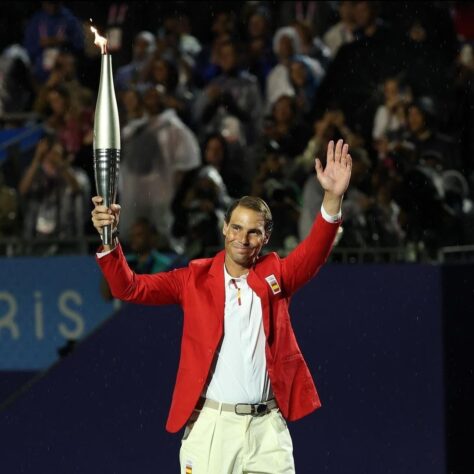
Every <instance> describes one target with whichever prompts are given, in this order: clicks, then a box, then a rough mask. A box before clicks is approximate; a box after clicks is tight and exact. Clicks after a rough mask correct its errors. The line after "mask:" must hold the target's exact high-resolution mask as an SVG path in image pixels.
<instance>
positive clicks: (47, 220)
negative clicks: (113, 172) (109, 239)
mask: <svg viewBox="0 0 474 474" xmlns="http://www.w3.org/2000/svg"><path fill="white" fill-rule="evenodd" d="M19 192H20V196H21V197H22V198H23V199H24V201H25V202H24V204H25V210H24V236H25V237H26V238H32V237H59V238H64V237H74V238H77V237H80V236H82V235H83V234H84V225H85V222H86V219H87V217H88V211H89V206H88V199H89V195H90V182H89V179H88V177H87V175H86V173H85V172H84V171H83V170H81V169H80V168H74V167H73V166H71V164H70V162H69V161H68V159H67V155H66V151H65V149H64V147H63V145H62V144H61V143H60V142H59V141H57V140H55V139H52V138H49V139H43V140H41V141H40V142H39V143H38V146H37V147H36V150H35V155H34V158H33V160H32V162H31V164H30V166H29V167H28V168H27V169H26V171H25V173H24V175H23V177H22V179H21V181H20V184H19Z"/></svg>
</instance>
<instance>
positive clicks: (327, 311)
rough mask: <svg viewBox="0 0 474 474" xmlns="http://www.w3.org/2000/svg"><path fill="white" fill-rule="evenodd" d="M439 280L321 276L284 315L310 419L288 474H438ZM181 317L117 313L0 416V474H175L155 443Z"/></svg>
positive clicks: (170, 453) (173, 448) (427, 270)
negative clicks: (301, 358) (300, 356)
mask: <svg viewBox="0 0 474 474" xmlns="http://www.w3.org/2000/svg"><path fill="white" fill-rule="evenodd" d="M441 299H442V288H441V270H440V269H439V268H437V267H432V266H420V265H413V266H409V265H405V266H402V265H400V266H375V265H374V266H370V265H367V266H337V265H335V266H327V267H325V268H324V269H323V271H322V272H321V274H320V275H319V276H318V277H317V278H316V279H315V280H313V281H312V282H311V283H310V284H308V285H307V286H306V287H305V288H303V289H302V290H301V291H300V292H299V293H298V294H297V295H296V296H295V298H294V300H293V303H292V321H293V324H294V327H295V332H296V334H297V337H298V340H299V343H300V346H301V349H302V351H303V353H304V355H305V357H306V359H307V361H308V364H309V366H310V368H311V370H312V373H313V375H314V377H315V380H316V384H317V387H318V389H319V393H320V396H321V399H322V403H323V407H322V408H321V409H320V410H318V411H317V412H316V413H314V414H312V415H310V416H308V417H306V418H305V419H303V420H300V421H298V422H295V423H291V424H290V431H291V432H292V436H293V440H294V447H295V461H296V471H297V472H298V474H305V473H308V474H309V473H313V472H329V473H331V474H361V473H364V474H381V473H384V474H385V473H403V474H444V473H445V464H446V461H445V443H444V414H443V376H442V327H441V326H442V318H441V311H442V301H441ZM181 325H182V317H181V316H180V311H179V310H178V309H177V308H175V307H142V306H134V305H129V306H125V307H124V308H123V309H122V310H121V311H120V313H119V314H118V315H117V317H114V318H112V319H110V320H109V321H107V322H106V323H105V324H104V325H103V326H102V327H101V328H100V330H99V331H97V332H95V333H94V334H93V335H92V336H91V337H90V338H88V339H87V340H85V341H84V342H83V343H82V344H81V345H80V346H79V347H78V349H77V350H76V351H75V352H74V353H72V354H71V355H70V356H68V357H67V358H66V359H65V360H64V362H63V363H61V364H60V365H58V366H56V367H55V368H54V369H53V370H52V371H50V372H49V374H48V375H47V376H46V377H45V378H43V379H42V380H40V381H39V382H37V383H36V384H35V385H34V387H33V388H32V389H31V390H30V391H28V392H27V393H26V394H24V395H23V396H21V397H20V398H19V399H18V400H17V401H16V403H15V404H13V405H11V406H10V407H8V408H7V409H6V410H5V411H4V412H2V413H0V439H1V440H2V442H1V443H0V450H1V461H0V463H1V464H0V468H1V469H2V471H3V472H8V473H10V472H12V473H13V472H88V473H104V472H106V473H112V472H113V473H116V474H121V473H124V474H125V473H130V472H140V473H151V472H159V473H172V472H178V450H179V440H180V437H179V436H173V435H170V434H168V433H166V432H165V431H164V423H165V420H166V416H167V412H168V408H169V403H170V398H171V391H172V388H173V384H174V380H175V375H176V368H177V362H178V352H179V341H180V333H181Z"/></svg>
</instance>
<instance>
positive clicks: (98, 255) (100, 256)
mask: <svg viewBox="0 0 474 474" xmlns="http://www.w3.org/2000/svg"><path fill="white" fill-rule="evenodd" d="M117 247H118V244H117V245H115V247H114V248H113V249H111V250H106V251H104V252H96V254H95V255H96V257H97V258H102V257H105V256H106V255H109V253H112V252H113V251H114V250H117Z"/></svg>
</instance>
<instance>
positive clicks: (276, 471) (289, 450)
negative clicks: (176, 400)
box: [179, 407, 295, 474]
mask: <svg viewBox="0 0 474 474" xmlns="http://www.w3.org/2000/svg"><path fill="white" fill-rule="evenodd" d="M179 460H180V465H181V471H180V472H181V474H257V473H258V474H294V472H295V465H294V460H293V443H292V441H291V436H290V432H289V430H288V427H287V425H286V421H285V420H284V418H283V416H282V415H281V413H280V410H278V409H273V410H272V411H271V412H270V413H268V414H266V415H264V416H259V417H253V416H251V415H237V414H235V413H231V412H227V411H221V410H219V409H213V408H209V407H203V408H202V410H201V411H197V410H196V411H194V413H193V415H192V416H191V418H190V420H189V422H188V424H187V425H186V429H185V431H184V436H183V439H182V441H181V450H180V453H179Z"/></svg>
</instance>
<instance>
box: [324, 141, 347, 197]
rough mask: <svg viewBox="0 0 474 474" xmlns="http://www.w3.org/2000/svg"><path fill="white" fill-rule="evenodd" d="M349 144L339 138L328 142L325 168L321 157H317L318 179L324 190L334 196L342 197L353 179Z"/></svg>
mask: <svg viewBox="0 0 474 474" xmlns="http://www.w3.org/2000/svg"><path fill="white" fill-rule="evenodd" d="M348 152H349V145H348V144H347V143H346V144H344V142H343V140H339V141H338V142H337V144H336V146H334V141H332V140H331V141H330V142H329V144H328V151H327V157H326V167H325V168H323V165H322V164H321V161H320V160H319V158H316V163H315V169H316V175H317V178H318V181H319V182H320V183H321V186H322V187H323V189H324V191H326V193H330V194H331V195H333V196H334V197H337V198H341V197H342V196H343V194H344V193H345V192H346V189H347V187H348V186H349V181H350V179H351V171H352V158H351V155H349V153H348Z"/></svg>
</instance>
